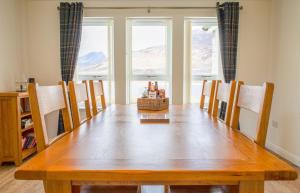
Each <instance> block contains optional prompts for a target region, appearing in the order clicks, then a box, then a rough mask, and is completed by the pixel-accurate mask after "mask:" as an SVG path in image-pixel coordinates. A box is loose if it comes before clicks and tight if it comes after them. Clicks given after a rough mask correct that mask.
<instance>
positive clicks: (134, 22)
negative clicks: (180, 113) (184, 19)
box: [126, 17, 172, 104]
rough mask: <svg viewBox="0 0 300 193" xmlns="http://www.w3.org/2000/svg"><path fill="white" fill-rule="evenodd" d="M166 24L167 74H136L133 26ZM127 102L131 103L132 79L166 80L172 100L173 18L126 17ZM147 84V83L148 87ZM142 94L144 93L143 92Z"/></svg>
mask: <svg viewBox="0 0 300 193" xmlns="http://www.w3.org/2000/svg"><path fill="white" fill-rule="evenodd" d="M153 25H155V26H166V32H165V37H166V50H167V57H166V64H167V69H166V74H165V75H134V74H133V71H132V27H133V26H153ZM126 69H127V70H126V91H127V93H126V99H127V100H126V103H127V104H130V103H131V99H132V96H131V82H132V81H166V82H168V83H169V88H168V90H169V92H170V93H168V96H169V98H170V101H172V100H171V99H172V18H165V17H164V18H160V17H153V18H152V17H151V18H148V17H147V18H139V17H128V18H126ZM146 86H147V85H145V87H146ZM141 94H142V93H141Z"/></svg>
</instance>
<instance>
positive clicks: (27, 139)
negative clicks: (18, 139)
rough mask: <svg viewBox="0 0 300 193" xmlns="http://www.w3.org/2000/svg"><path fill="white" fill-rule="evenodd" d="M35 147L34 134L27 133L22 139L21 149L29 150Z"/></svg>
mask: <svg viewBox="0 0 300 193" xmlns="http://www.w3.org/2000/svg"><path fill="white" fill-rule="evenodd" d="M35 146H36V139H35V136H34V133H33V132H31V133H28V134H26V135H25V136H23V138H22V149H23V150H24V149H30V148H33V147H35Z"/></svg>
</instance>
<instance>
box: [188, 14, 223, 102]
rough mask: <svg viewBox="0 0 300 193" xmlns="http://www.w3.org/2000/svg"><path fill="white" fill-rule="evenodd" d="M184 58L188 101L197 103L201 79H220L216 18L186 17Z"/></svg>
mask: <svg viewBox="0 0 300 193" xmlns="http://www.w3.org/2000/svg"><path fill="white" fill-rule="evenodd" d="M185 26H186V30H185V31H186V40H187V42H186V46H187V48H188V49H186V52H187V54H186V55H187V56H189V58H187V59H186V61H187V65H188V69H189V71H190V73H189V77H190V78H189V84H190V85H189V88H190V89H189V102H191V103H198V102H199V100H200V95H201V90H202V80H204V79H206V80H212V79H221V77H222V76H221V75H222V72H221V66H220V54H219V32H218V26H217V20H216V18H197V19H186V22H185Z"/></svg>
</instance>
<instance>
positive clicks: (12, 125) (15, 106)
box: [0, 92, 37, 166]
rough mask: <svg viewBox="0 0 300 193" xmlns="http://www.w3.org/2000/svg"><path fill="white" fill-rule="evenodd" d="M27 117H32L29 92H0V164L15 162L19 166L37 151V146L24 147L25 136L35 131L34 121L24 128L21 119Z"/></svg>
mask: <svg viewBox="0 0 300 193" xmlns="http://www.w3.org/2000/svg"><path fill="white" fill-rule="evenodd" d="M26 118H32V117H31V112H30V106H29V96H28V93H26V92H6V93H0V165H1V164H2V163H3V162H14V163H15V165H17V166H19V165H20V164H21V163H22V162H23V160H24V159H25V158H28V157H29V156H30V155H32V154H34V153H35V152H36V151H37V149H36V146H35V147H33V148H28V149H23V147H22V138H23V136H25V135H26V134H28V133H31V132H34V125H33V123H32V124H30V125H29V126H27V127H25V128H22V126H21V120H22V119H26Z"/></svg>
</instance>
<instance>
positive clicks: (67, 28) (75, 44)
mask: <svg viewBox="0 0 300 193" xmlns="http://www.w3.org/2000/svg"><path fill="white" fill-rule="evenodd" d="M59 10H60V61H61V76H62V80H63V81H65V82H66V83H68V81H71V80H73V76H74V72H75V68H76V63H77V56H78V51H79V47H80V40H81V32H82V20H83V4H82V3H60V9H59ZM63 132H64V127H63V119H62V114H61V112H60V114H59V122H58V134H60V133H63Z"/></svg>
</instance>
